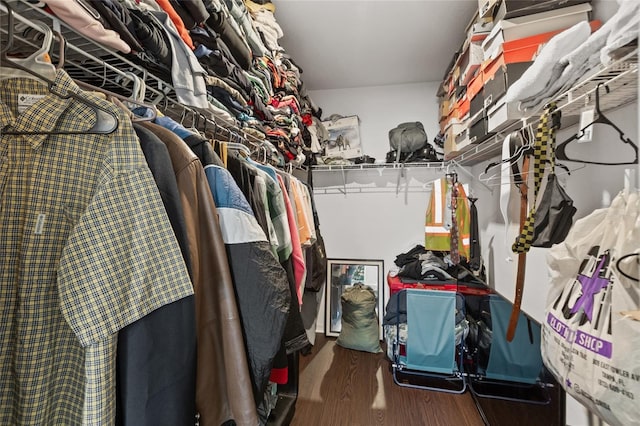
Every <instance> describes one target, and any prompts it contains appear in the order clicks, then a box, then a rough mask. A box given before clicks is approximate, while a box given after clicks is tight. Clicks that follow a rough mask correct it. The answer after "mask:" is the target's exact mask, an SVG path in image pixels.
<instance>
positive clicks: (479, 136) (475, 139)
mask: <svg viewBox="0 0 640 426" xmlns="http://www.w3.org/2000/svg"><path fill="white" fill-rule="evenodd" d="M488 124H489V123H488V118H487V116H486V115H485V114H481V115H479V116H477V117H476V118H475V120H474V121H473V122H472V123H471V125H470V126H469V143H472V144H479V143H482V142H484V141H485V140H487V139H488V138H490V137H491V136H493V135H494V133H493V132H489V129H488Z"/></svg>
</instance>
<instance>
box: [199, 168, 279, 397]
mask: <svg viewBox="0 0 640 426" xmlns="http://www.w3.org/2000/svg"><path fill="white" fill-rule="evenodd" d="M205 174H206V175H207V180H208V182H209V187H210V188H211V191H212V193H213V196H214V199H215V203H216V206H217V208H218V214H219V217H220V228H221V231H222V237H223V239H224V242H225V245H226V248H227V253H228V258H229V265H230V268H231V275H232V277H233V283H234V286H235V289H236V295H237V300H238V307H239V309H240V316H241V318H242V326H243V330H244V336H245V340H246V343H247V353H248V356H247V358H248V360H249V364H250V366H251V372H252V379H253V385H254V387H253V392H254V395H253V396H254V398H255V401H256V403H259V402H260V400H261V399H262V397H263V394H264V391H265V389H266V387H267V384H268V381H269V375H270V373H271V365H272V363H273V359H274V357H275V355H276V353H277V352H278V349H279V348H280V344H281V342H282V337H283V334H284V327H285V323H286V319H287V316H288V315H289V306H290V303H291V296H290V294H289V287H288V282H287V276H286V273H285V271H284V270H283V269H282V267H281V266H280V263H279V262H278V260H277V259H276V257H275V256H274V255H273V254H272V252H271V249H270V247H269V243H268V241H267V238H266V236H265V234H264V232H263V230H262V228H260V226H259V225H258V222H257V221H256V219H255V217H254V215H253V212H252V211H251V207H250V206H249V203H248V202H247V200H246V198H245V197H244V196H243V194H242V191H240V188H239V187H238V185H237V184H236V183H235V181H234V180H233V177H232V176H231V174H230V173H229V172H228V171H227V170H225V169H224V168H221V167H217V166H213V165H210V166H206V167H205Z"/></svg>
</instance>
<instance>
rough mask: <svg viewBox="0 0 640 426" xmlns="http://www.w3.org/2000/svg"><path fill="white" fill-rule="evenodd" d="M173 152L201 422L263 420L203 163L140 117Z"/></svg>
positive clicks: (167, 133) (182, 144)
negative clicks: (189, 275)
mask: <svg viewBox="0 0 640 426" xmlns="http://www.w3.org/2000/svg"><path fill="white" fill-rule="evenodd" d="M140 125H141V126H144V127H146V128H147V129H149V130H151V131H152V132H153V133H154V134H155V135H156V136H158V138H160V140H162V142H164V143H165V145H166V146H167V149H168V150H169V155H170V156H171V162H172V164H173V170H174V173H175V175H176V181H177V183H178V189H179V190H180V196H181V201H182V207H183V209H184V215H185V220H186V223H187V235H188V238H189V249H190V252H191V255H192V258H191V261H192V264H193V285H194V291H195V297H196V299H195V300H196V323H197V333H198V364H197V377H196V408H197V410H198V413H199V414H200V420H199V421H200V424H201V425H207V426H208V425H212V426H213V425H215V426H219V425H221V424H223V423H224V422H226V421H230V420H233V421H235V422H236V423H237V424H238V425H252V426H255V425H256V424H257V423H258V420H257V413H256V407H255V403H254V402H253V392H252V387H251V378H250V373H249V365H248V362H247V358H246V355H245V354H246V351H245V344H244V337H243V334H242V327H241V320H240V316H239V313H238V308H237V305H236V296H235V292H234V288H233V282H232V279H231V274H230V271H229V261H228V259H227V254H226V250H225V246H224V241H223V240H222V234H221V230H220V225H219V219H218V212H217V209H216V206H215V204H214V202H213V197H212V195H211V190H210V189H209V185H208V183H207V180H206V176H205V174H204V169H203V167H202V164H201V163H200V161H199V160H198V158H197V157H196V155H195V154H194V153H193V152H191V150H190V149H189V147H188V146H187V145H186V143H185V142H184V141H182V140H181V139H180V138H179V137H178V136H177V135H175V134H174V133H172V132H171V131H170V130H168V129H165V128H163V127H161V126H158V125H157V124H153V123H149V122H141V123H140Z"/></svg>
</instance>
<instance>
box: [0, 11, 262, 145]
mask: <svg viewBox="0 0 640 426" xmlns="http://www.w3.org/2000/svg"><path fill="white" fill-rule="evenodd" d="M4 2H6V3H8V4H9V7H10V8H11V9H12V10H13V14H14V18H15V19H16V20H17V21H18V22H19V23H20V24H21V26H22V28H21V31H20V34H17V33H15V32H14V39H15V42H17V43H21V45H24V46H30V48H38V47H40V46H39V43H40V40H39V39H38V37H37V36H36V33H34V32H33V31H25V30H26V29H27V28H31V29H32V30H35V31H36V32H39V31H41V30H40V29H39V27H38V26H37V25H35V24H34V21H39V22H43V23H44V24H45V25H47V26H48V27H50V28H52V29H53V30H54V32H57V33H59V34H60V35H61V36H62V38H63V39H64V41H65V53H64V70H65V71H66V72H67V73H68V74H69V76H70V77H71V78H73V79H75V80H80V81H84V82H85V83H89V84H92V85H93V86H97V87H100V88H102V89H105V90H109V91H111V92H115V93H118V94H127V95H129V94H130V93H132V92H133V86H134V82H135V81H136V79H139V80H142V81H143V82H144V85H145V96H144V102H146V103H148V104H150V105H154V106H156V107H157V108H158V109H159V110H160V111H162V112H163V113H164V114H166V115H167V116H169V117H171V118H173V119H175V120H177V121H180V122H183V123H184V124H185V126H191V125H193V124H195V123H196V119H195V117H198V118H202V120H201V121H200V123H204V122H205V120H206V121H208V122H209V123H211V124H212V125H211V126H209V130H210V131H213V130H216V129H218V128H219V129H220V130H226V131H227V132H228V135H230V136H231V135H232V136H233V139H234V140H235V141H238V142H242V143H249V144H250V145H254V146H255V145H259V144H260V142H261V141H260V139H258V138H256V137H255V136H253V135H251V134H249V133H247V132H245V131H244V130H243V129H242V127H241V126H240V125H239V123H238V122H231V121H230V120H229V119H228V118H226V117H222V116H220V115H217V114H215V112H214V111H213V110H201V109H197V108H191V107H189V106H185V105H183V104H181V103H180V102H178V100H177V97H176V94H175V90H174V88H173V86H172V84H171V83H170V82H167V81H165V80H163V79H162V78H160V77H158V76H157V75H155V74H153V73H152V72H150V71H148V70H147V69H145V68H144V67H142V66H140V65H138V64H136V63H134V62H132V60H130V59H129V58H127V57H126V55H124V54H122V53H120V52H116V51H114V50H113V49H111V48H109V47H105V46H102V45H101V44H99V43H97V42H95V41H93V40H90V39H88V38H87V37H85V36H84V35H82V34H80V33H78V32H77V31H76V30H75V29H74V28H72V27H71V26H69V25H68V24H66V23H65V22H64V21H62V20H60V19H58V18H57V17H56V16H54V15H52V14H50V13H48V12H47V11H46V10H45V9H43V8H41V7H39V6H38V3H31V2H29V1H28V0H4ZM0 11H2V14H5V13H7V11H6V8H5V7H4V5H3V4H0ZM1 32H2V34H6V33H7V29H6V28H4V27H2V29H1ZM57 52H58V49H56V48H53V49H52V52H51V56H52V61H53V62H54V63H57V62H58V61H59V60H60V58H59V55H58V54H57ZM223 136H224V135H223Z"/></svg>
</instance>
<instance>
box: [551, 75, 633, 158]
mask: <svg viewBox="0 0 640 426" xmlns="http://www.w3.org/2000/svg"><path fill="white" fill-rule="evenodd" d="M602 85H603V84H602V83H600V84H598V86H597V87H596V90H595V93H596V104H595V110H596V114H597V118H596V119H595V120H593V121H592V122H591V123H589V124H587V125H586V126H585V127H583V128H582V129H580V130H579V131H578V133H576V134H575V135H573V136H571V137H570V138H569V139H567V140H565V141H563V142H561V143H560V144H558V146H556V158H558V159H560V160H565V161H574V162H577V163H584V164H599V165H602V166H617V165H623V164H637V163H638V146H637V145H636V144H635V143H633V141H632V140H631V139H629V138H627V137H625V135H624V132H623V131H622V130H620V128H619V127H618V126H616V125H615V124H614V123H613V122H612V121H611V120H609V119H608V118H607V117H606V116H605V115H604V114H603V113H602V111H601V110H600V86H602ZM605 89H607V91H608V88H607V86H605ZM594 124H604V125H607V126H610V127H613V128H614V129H615V130H616V131H617V132H618V135H619V137H620V140H621V141H622V142H624V143H626V144H629V145H630V146H631V148H633V151H634V152H635V158H634V160H633V161H626V162H618V163H607V162H603V161H588V160H578V159H573V158H569V157H568V156H567V154H566V153H565V147H566V146H567V145H568V144H569V143H571V142H573V141H576V140H578V139H580V138H581V137H582V135H583V134H584V131H585V130H587V129H588V128H589V127H591V126H593V125H594Z"/></svg>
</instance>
